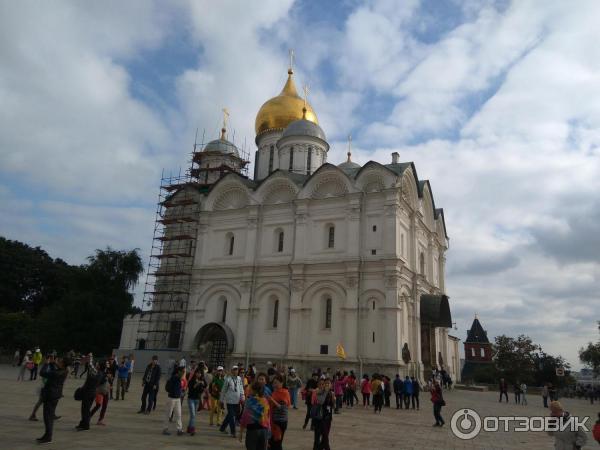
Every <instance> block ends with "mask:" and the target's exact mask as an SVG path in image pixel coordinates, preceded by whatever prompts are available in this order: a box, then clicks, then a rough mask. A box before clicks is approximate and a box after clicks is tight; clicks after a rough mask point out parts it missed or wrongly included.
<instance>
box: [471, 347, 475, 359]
mask: <svg viewBox="0 0 600 450" xmlns="http://www.w3.org/2000/svg"><path fill="white" fill-rule="evenodd" d="M471 356H473V357H474V356H475V349H474V348H473V347H471Z"/></svg>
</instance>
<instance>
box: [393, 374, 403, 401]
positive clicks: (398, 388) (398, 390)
mask: <svg viewBox="0 0 600 450" xmlns="http://www.w3.org/2000/svg"><path fill="white" fill-rule="evenodd" d="M403 384H404V383H402V378H400V374H398V373H397V374H396V378H394V394H396V409H402V389H403V388H404V386H403Z"/></svg>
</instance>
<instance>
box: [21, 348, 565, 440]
mask: <svg viewBox="0 0 600 450" xmlns="http://www.w3.org/2000/svg"><path fill="white" fill-rule="evenodd" d="M36 355H40V356H41V355H42V353H41V351H40V349H39V348H36V349H35V351H34V352H31V351H28V352H25V355H24V356H23V358H22V359H19V361H17V360H16V356H15V365H16V366H20V368H19V374H18V379H19V380H23V379H24V375H23V372H22V367H23V366H25V367H26V369H28V370H30V372H31V373H30V379H31V380H35V379H36V377H37V376H38V375H39V377H40V378H41V380H42V383H41V387H40V391H39V396H38V399H37V402H36V403H35V405H34V408H33V411H32V413H31V415H30V417H29V420H32V421H37V420H38V419H37V411H38V409H39V408H40V407H41V406H43V419H44V426H45V433H44V435H43V436H42V437H40V438H39V439H37V442H38V443H40V444H44V443H49V442H52V437H53V436H52V433H53V424H54V421H56V420H58V419H60V416H57V415H56V407H57V404H58V402H59V400H60V398H61V397H62V391H63V386H64V383H65V381H66V379H67V378H68V377H69V376H71V377H73V378H76V379H77V380H81V382H82V385H81V386H80V387H78V388H77V389H76V390H75V393H74V397H75V400H77V401H79V402H81V413H80V416H81V417H80V421H79V423H78V425H77V426H76V427H75V429H76V430H77V431H87V430H89V429H90V422H91V420H92V418H93V417H94V416H95V414H96V413H97V412H98V411H99V414H98V419H97V422H96V425H98V426H106V421H105V418H106V415H107V409H108V404H109V400H114V401H119V400H121V401H123V400H125V396H126V393H127V392H128V391H129V387H130V384H131V380H132V374H133V369H134V364H135V359H134V357H133V355H128V356H126V355H122V356H120V357H117V356H116V355H111V356H110V357H109V358H106V359H103V360H101V361H96V360H95V359H94V355H93V354H91V353H88V354H85V355H80V354H78V353H76V352H74V351H71V352H69V353H68V354H67V355H65V356H64V357H58V356H57V355H56V353H55V352H50V353H49V354H47V355H46V356H45V357H42V358H41V359H40V356H36ZM34 361H35V362H34ZM31 363H33V364H35V365H36V366H35V367H32V366H31ZM80 368H81V372H80V371H79V369H80ZM164 373H165V374H166V375H164V379H163V380H161V378H162V377H163V369H162V367H161V366H160V364H159V361H158V357H157V356H153V357H152V359H151V361H150V363H149V364H148V365H147V366H146V367H145V369H144V371H143V375H142V379H141V385H142V396H141V399H140V408H139V410H138V413H139V414H145V415H146V414H152V413H153V412H154V411H155V410H156V406H157V404H158V397H159V395H166V401H165V402H164V404H165V407H164V409H163V410H162V413H163V419H162V420H163V425H162V433H163V434H164V435H171V434H173V433H176V434H177V435H183V434H189V435H191V436H194V435H195V433H196V426H197V425H196V422H197V420H196V419H197V414H198V412H199V411H201V410H206V411H207V416H208V426H209V427H218V430H219V431H220V432H221V433H223V434H224V435H230V436H231V437H232V438H237V439H239V440H240V442H244V443H245V447H246V449H248V450H259V449H260V450H265V449H271V450H278V449H283V442H284V437H285V433H286V430H287V428H288V414H289V410H290V409H298V408H299V405H301V404H304V406H305V408H306V412H305V416H304V423H303V427H302V428H303V429H304V430H306V429H307V428H308V429H310V430H311V431H312V434H313V439H312V441H313V449H314V450H329V449H330V443H329V435H330V432H331V427H332V424H333V418H334V416H335V415H336V414H342V411H343V409H344V408H355V407H361V406H362V408H363V409H367V408H372V410H373V413H374V414H381V413H382V410H383V409H384V408H393V407H394V406H395V408H396V409H398V410H401V409H404V410H408V409H413V410H415V409H416V410H419V409H420V406H421V403H420V395H421V393H422V392H424V391H426V392H428V393H429V395H430V401H431V403H432V405H433V416H434V418H435V423H434V424H433V426H434V427H442V426H444V424H445V421H444V419H443V417H442V408H443V406H445V405H446V403H445V400H444V395H443V393H444V386H445V387H451V383H447V378H445V376H444V374H443V372H442V371H436V372H434V373H433V375H432V376H431V378H430V379H429V380H428V381H427V384H426V385H424V386H423V385H421V383H420V382H419V380H418V379H416V378H415V377H409V376H405V377H404V378H402V377H401V376H400V375H399V374H396V375H395V377H394V378H393V379H391V378H390V377H388V376H386V375H383V374H378V373H374V374H372V375H371V376H369V375H368V374H364V375H363V376H362V377H361V378H360V380H359V378H358V377H357V376H356V374H355V373H354V371H352V370H350V371H337V372H332V370H331V369H325V370H321V369H316V370H315V371H314V372H312V374H311V376H310V377H309V378H308V379H307V380H306V382H304V381H303V380H302V379H301V378H300V376H299V375H298V374H297V373H296V370H295V369H294V368H293V367H278V366H277V365H276V364H273V363H268V364H267V367H266V369H265V370H264V371H259V370H258V369H257V367H256V366H255V365H252V364H251V365H250V366H249V367H247V368H245V367H243V365H242V364H241V363H238V364H236V365H233V366H232V367H230V368H228V370H225V368H224V367H223V366H217V367H214V368H212V367H208V366H207V365H206V364H205V363H204V362H203V361H199V362H196V361H194V360H191V361H190V362H189V363H188V361H186V359H185V358H183V359H181V360H179V361H175V360H173V359H171V360H169V361H168V362H167V363H166V368H165V370H164ZM445 381H446V382H445ZM161 387H162V388H163V389H164V391H162V390H161ZM517 388H518V389H517ZM507 390H508V385H507V383H506V382H505V380H503V379H502V380H501V381H500V395H501V397H500V398H501V399H502V397H503V396H504V397H505V398H506V399H507V401H508V397H507ZM513 390H514V394H515V401H516V402H517V403H521V404H522V403H523V402H525V404H526V398H525V393H526V390H527V389H526V386H525V387H523V384H518V386H517V384H515V386H513ZM161 392H164V394H161ZM359 393H360V395H361V397H362V402H359V397H358V394H359ZM517 393H518V394H519V395H520V397H517ZM392 395H393V397H394V404H392ZM548 397H549V399H550V405H549V407H550V410H551V413H552V415H555V416H556V415H557V414H559V413H560V414H563V413H562V412H560V411H558V409H560V408H561V407H560V404H559V403H558V402H557V401H556V398H555V397H553V396H551V395H550V393H548ZM544 402H546V399H544ZM186 404H187V411H188V420H187V426H186V428H185V430H184V426H183V410H184V409H185V408H184V405H186ZM561 411H562V409H561ZM160 412H161V410H160V409H159V413H160ZM560 414H559V415H560ZM566 414H568V413H566ZM557 417H558V416H557ZM561 417H562V416H561ZM172 428H174V429H173V430H172ZM563 437H564V436H562V435H561V436H558V437H557V438H556V439H559V438H563Z"/></svg>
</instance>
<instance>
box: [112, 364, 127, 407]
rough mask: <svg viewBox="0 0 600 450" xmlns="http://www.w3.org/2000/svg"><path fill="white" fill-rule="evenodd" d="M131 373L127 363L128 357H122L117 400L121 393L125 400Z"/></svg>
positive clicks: (118, 369)
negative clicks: (128, 378)
mask: <svg viewBox="0 0 600 450" xmlns="http://www.w3.org/2000/svg"><path fill="white" fill-rule="evenodd" d="M128 375H129V366H128V365H127V358H126V357H125V356H122V357H121V363H120V364H119V367H117V396H116V397H115V400H119V393H120V394H121V400H125V391H126V389H127V376H128Z"/></svg>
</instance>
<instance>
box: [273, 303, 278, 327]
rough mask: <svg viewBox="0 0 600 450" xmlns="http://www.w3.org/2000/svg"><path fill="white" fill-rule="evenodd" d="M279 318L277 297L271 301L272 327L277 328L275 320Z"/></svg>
mask: <svg viewBox="0 0 600 450" xmlns="http://www.w3.org/2000/svg"><path fill="white" fill-rule="evenodd" d="M278 320H279V299H275V302H274V303H273V328H277V322H278Z"/></svg>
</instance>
